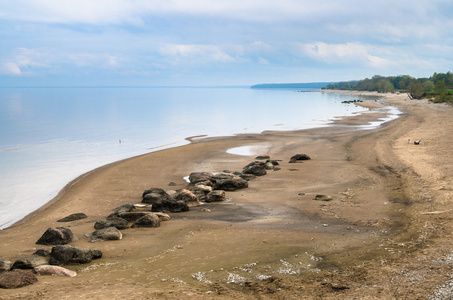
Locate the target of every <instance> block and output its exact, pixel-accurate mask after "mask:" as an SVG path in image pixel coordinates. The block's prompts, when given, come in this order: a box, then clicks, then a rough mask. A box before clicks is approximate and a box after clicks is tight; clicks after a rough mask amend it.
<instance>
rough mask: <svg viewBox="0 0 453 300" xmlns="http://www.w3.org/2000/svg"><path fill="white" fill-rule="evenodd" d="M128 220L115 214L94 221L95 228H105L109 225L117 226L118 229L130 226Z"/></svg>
mask: <svg viewBox="0 0 453 300" xmlns="http://www.w3.org/2000/svg"><path fill="white" fill-rule="evenodd" d="M128 225H129V224H128V222H127V220H125V219H123V218H119V217H115V216H109V217H108V218H104V219H100V220H98V221H97V222H96V223H94V229H96V230H99V229H104V228H108V227H116V228H117V229H120V230H121V229H126V228H127V227H128Z"/></svg>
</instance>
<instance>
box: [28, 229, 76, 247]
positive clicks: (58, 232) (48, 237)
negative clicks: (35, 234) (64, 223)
mask: <svg viewBox="0 0 453 300" xmlns="http://www.w3.org/2000/svg"><path fill="white" fill-rule="evenodd" d="M74 240H75V237H74V234H73V233H72V231H71V230H70V229H69V228H65V227H56V228H54V227H51V228H48V229H47V230H46V232H44V234H43V235H42V236H41V237H40V238H39V240H38V241H37V242H36V244H40V245H64V244H67V243H70V242H72V241H74Z"/></svg>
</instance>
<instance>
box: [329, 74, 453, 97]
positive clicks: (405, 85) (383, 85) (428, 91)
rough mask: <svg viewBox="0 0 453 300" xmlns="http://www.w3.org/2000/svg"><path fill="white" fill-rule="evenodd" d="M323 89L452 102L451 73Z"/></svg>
mask: <svg viewBox="0 0 453 300" xmlns="http://www.w3.org/2000/svg"><path fill="white" fill-rule="evenodd" d="M323 89H339V90H358V91H377V92H380V93H389V92H407V93H408V94H409V95H410V97H411V98H413V99H422V98H425V97H428V98H430V99H432V100H433V101H435V102H453V73H451V72H450V71H448V72H447V73H434V74H433V75H432V76H431V77H429V78H414V77H412V76H409V75H398V76H380V75H375V76H373V77H372V78H371V79H370V78H365V79H363V80H352V81H342V82H337V83H331V84H328V85H327V86H325V87H323Z"/></svg>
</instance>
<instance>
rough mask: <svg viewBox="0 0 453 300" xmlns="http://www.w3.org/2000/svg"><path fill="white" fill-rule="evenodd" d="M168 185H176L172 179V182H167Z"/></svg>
mask: <svg viewBox="0 0 453 300" xmlns="http://www.w3.org/2000/svg"><path fill="white" fill-rule="evenodd" d="M168 186H176V183H174V182H173V181H172V182H170V183H169V184H168Z"/></svg>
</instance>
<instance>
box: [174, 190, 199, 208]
mask: <svg viewBox="0 0 453 300" xmlns="http://www.w3.org/2000/svg"><path fill="white" fill-rule="evenodd" d="M171 198H172V199H173V200H176V201H184V202H186V203H187V205H189V206H196V205H200V204H201V203H200V201H199V200H198V197H197V196H196V195H195V194H194V193H192V192H191V191H189V190H186V189H182V190H179V191H178V192H176V193H175V194H173V195H172V196H171Z"/></svg>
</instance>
